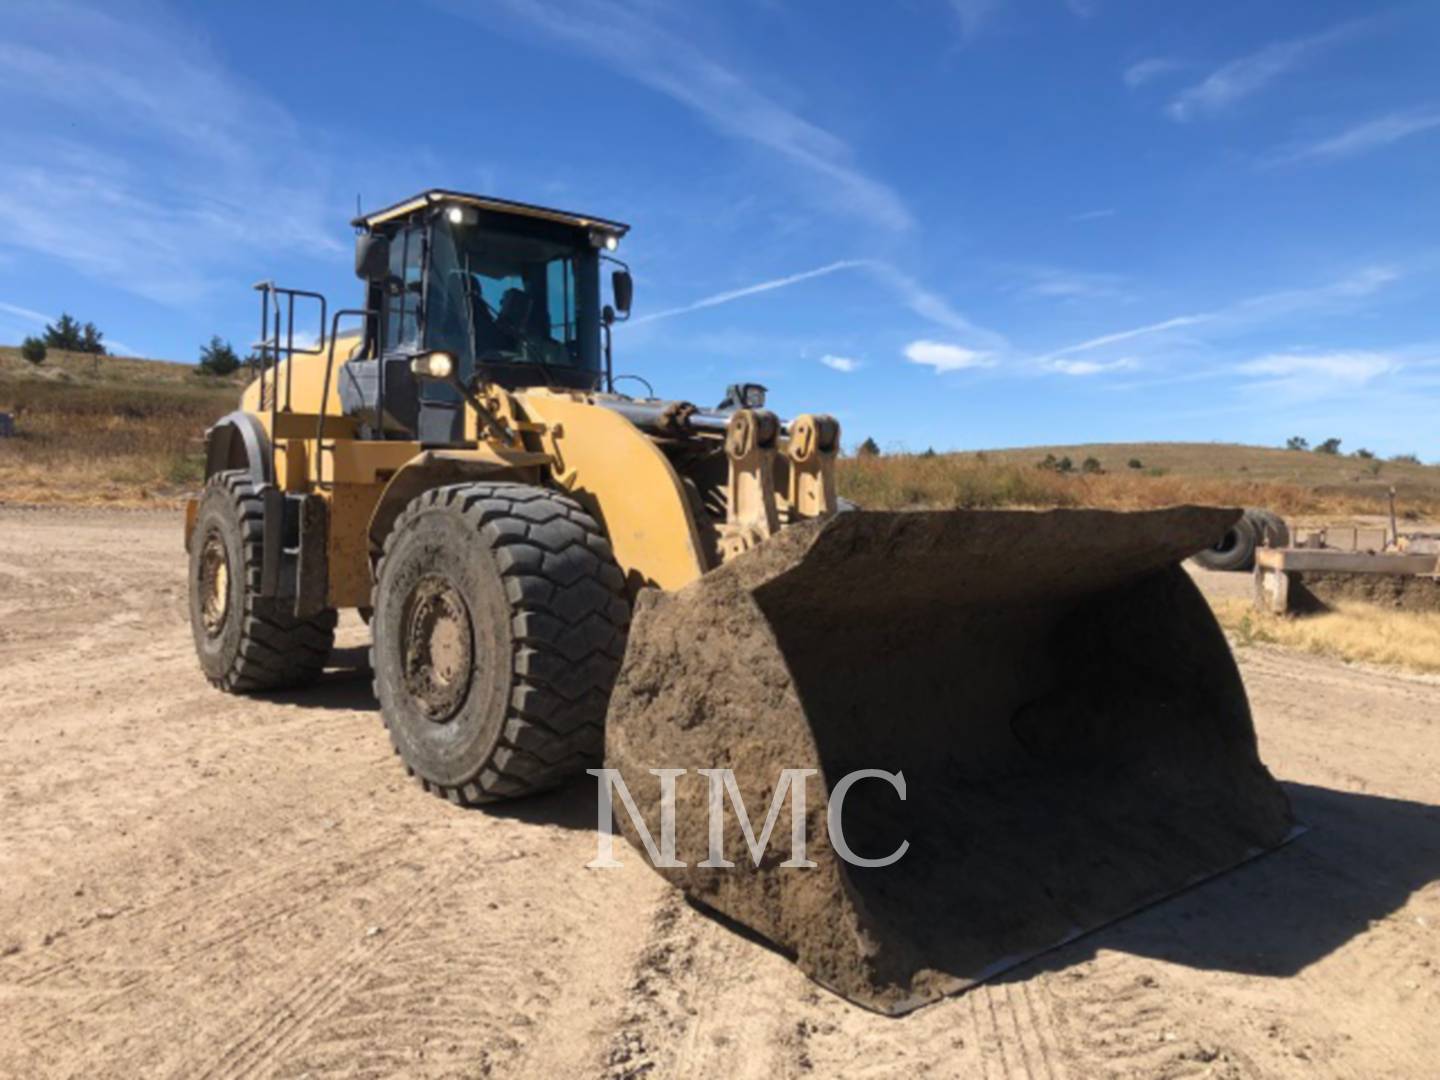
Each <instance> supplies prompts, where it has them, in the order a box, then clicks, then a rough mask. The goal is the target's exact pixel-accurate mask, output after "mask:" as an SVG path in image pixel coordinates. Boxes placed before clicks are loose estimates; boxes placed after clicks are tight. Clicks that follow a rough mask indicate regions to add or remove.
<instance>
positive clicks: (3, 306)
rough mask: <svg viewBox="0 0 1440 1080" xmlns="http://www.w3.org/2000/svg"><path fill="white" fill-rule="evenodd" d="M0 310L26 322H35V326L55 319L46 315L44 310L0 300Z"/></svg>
mask: <svg viewBox="0 0 1440 1080" xmlns="http://www.w3.org/2000/svg"><path fill="white" fill-rule="evenodd" d="M0 311H3V312H5V313H6V314H8V315H14V316H16V317H17V318H21V319H24V320H25V321H26V322H31V323H35V324H36V325H37V326H43V325H45V324H46V323H51V322H54V321H55V320H54V319H52V318H51V317H50V316H49V315H46V314H45V313H44V312H40V311H36V310H34V309H33V308H27V307H21V306H20V305H19V304H7V303H4V302H0Z"/></svg>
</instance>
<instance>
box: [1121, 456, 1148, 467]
mask: <svg viewBox="0 0 1440 1080" xmlns="http://www.w3.org/2000/svg"><path fill="white" fill-rule="evenodd" d="M1125 467H1126V468H1127V469H1143V468H1144V467H1145V463H1144V462H1143V461H1141V460H1140V459H1139V458H1138V457H1132V458H1131V459H1130V460H1129V461H1127V462H1126V463H1125Z"/></svg>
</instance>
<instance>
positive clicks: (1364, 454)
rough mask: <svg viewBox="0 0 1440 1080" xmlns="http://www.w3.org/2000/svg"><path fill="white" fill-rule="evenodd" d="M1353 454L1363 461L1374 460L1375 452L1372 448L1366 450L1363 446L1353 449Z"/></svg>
mask: <svg viewBox="0 0 1440 1080" xmlns="http://www.w3.org/2000/svg"><path fill="white" fill-rule="evenodd" d="M1355 456H1356V457H1358V458H1361V459H1363V460H1365V461H1373V460H1375V452H1374V451H1373V450H1366V449H1365V447H1363V446H1362V447H1361V448H1360V449H1359V450H1356V451H1355Z"/></svg>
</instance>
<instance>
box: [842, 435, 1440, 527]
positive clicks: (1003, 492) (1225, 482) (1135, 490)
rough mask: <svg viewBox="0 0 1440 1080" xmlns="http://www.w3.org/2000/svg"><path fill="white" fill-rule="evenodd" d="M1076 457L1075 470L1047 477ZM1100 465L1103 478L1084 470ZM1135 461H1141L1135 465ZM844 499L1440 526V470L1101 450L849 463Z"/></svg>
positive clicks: (1214, 449)
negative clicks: (1246, 511)
mask: <svg viewBox="0 0 1440 1080" xmlns="http://www.w3.org/2000/svg"><path fill="white" fill-rule="evenodd" d="M1047 458H1048V459H1051V460H1057V461H1058V460H1059V459H1064V458H1068V459H1069V460H1070V462H1071V464H1072V467H1073V471H1071V472H1067V473H1061V472H1057V471H1054V470H1053V469H1046V468H1039V467H1037V466H1039V465H1040V463H1041V462H1043V461H1045V460H1047ZM1087 458H1093V459H1095V460H1096V461H1097V462H1099V464H1100V468H1101V469H1102V470H1103V471H1102V472H1100V473H1095V474H1087V473H1082V472H1080V471H1079V470H1080V468H1081V465H1082V463H1083V462H1084V461H1085V460H1086V459H1087ZM1131 462H1136V463H1138V465H1137V466H1134V467H1132V466H1131ZM840 486H841V490H842V491H843V492H844V493H846V494H847V495H848V496H849V497H850V498H853V499H855V500H856V501H857V502H859V503H861V504H862V505H865V506H873V507H892V508H898V507H907V506H977V507H983V506H1006V505H1010V506H1105V507H1114V508H1117V509H1140V508H1144V507H1154V506H1171V505H1175V504H1176V503H1186V502H1192V503H1215V504H1222V505H1230V506H1266V507H1269V508H1271V509H1273V510H1275V511H1277V512H1279V513H1281V514H1285V515H1288V516H1292V517H1326V518H1342V517H1357V516H1369V515H1373V514H1380V513H1384V512H1386V507H1387V503H1388V493H1389V490H1390V488H1391V486H1393V487H1394V488H1395V490H1396V503H1397V508H1398V509H1399V511H1400V512H1401V513H1402V514H1403V515H1404V516H1405V517H1406V518H1407V519H1409V520H1417V519H1422V518H1423V519H1425V520H1434V519H1435V518H1437V517H1440V466H1435V465H1414V464H1405V463H1400V462H1391V461H1378V460H1366V459H1362V458H1356V457H1349V456H1343V455H1337V454H1320V453H1314V452H1311V451H1300V450H1279V449H1273V448H1270V447H1263V446H1241V445H1238V444H1232V443H1092V444H1087V445H1077V446H1032V447H1023V448H1019V449H1005V450H984V451H976V452H973V453H963V454H936V455H934V456H929V455H919V454H891V455H884V456H880V457H870V458H860V457H857V458H849V459H846V460H844V461H842V462H841V467H840Z"/></svg>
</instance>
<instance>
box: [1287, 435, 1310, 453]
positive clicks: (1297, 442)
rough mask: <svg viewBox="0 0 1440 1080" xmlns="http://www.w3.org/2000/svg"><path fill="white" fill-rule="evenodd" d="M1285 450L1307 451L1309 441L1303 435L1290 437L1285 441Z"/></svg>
mask: <svg viewBox="0 0 1440 1080" xmlns="http://www.w3.org/2000/svg"><path fill="white" fill-rule="evenodd" d="M1285 449H1286V450H1309V449H1310V440H1309V439H1307V438H1305V436H1303V435H1291V436H1290V438H1288V439H1286V440H1285Z"/></svg>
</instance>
